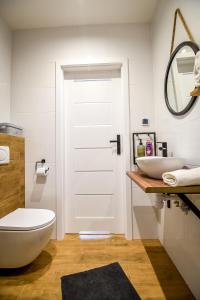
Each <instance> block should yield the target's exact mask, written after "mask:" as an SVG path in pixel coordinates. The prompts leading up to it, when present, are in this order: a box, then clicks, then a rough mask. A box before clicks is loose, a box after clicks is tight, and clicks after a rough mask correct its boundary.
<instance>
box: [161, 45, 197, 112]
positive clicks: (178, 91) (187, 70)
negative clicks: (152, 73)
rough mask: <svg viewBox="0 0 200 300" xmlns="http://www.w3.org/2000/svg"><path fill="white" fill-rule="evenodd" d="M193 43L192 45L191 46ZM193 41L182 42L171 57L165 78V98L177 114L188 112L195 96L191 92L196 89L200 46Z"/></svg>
mask: <svg viewBox="0 0 200 300" xmlns="http://www.w3.org/2000/svg"><path fill="white" fill-rule="evenodd" d="M191 44H192V47H191ZM193 45H195V44H194V43H192V42H184V43H182V44H180V45H179V46H178V47H177V48H176V50H175V51H174V53H173V54H172V57H171V59H170V62H169V65H168V69H167V73H166V78H165V99H166V104H167V107H168V109H169V110H170V111H171V113H173V114H175V115H181V114H184V113H186V112H187V111H188V110H189V109H190V107H191V106H192V104H193V103H194V100H195V99H196V98H195V97H191V96H190V93H191V91H192V90H193V89H194V86H195V80H194V75H193V70H194V62H195V53H196V52H197V51H198V47H197V46H196V45H195V47H196V48H194V46H193Z"/></svg>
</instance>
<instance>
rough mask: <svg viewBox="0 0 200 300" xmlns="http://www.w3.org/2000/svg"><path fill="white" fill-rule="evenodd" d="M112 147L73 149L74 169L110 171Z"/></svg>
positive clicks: (111, 166) (111, 168)
mask: <svg viewBox="0 0 200 300" xmlns="http://www.w3.org/2000/svg"><path fill="white" fill-rule="evenodd" d="M112 156H113V154H112V149H111V148H102V149H74V160H73V163H74V164H73V169H74V171H96V170H99V171H112V170H113V168H114V166H113V159H112Z"/></svg>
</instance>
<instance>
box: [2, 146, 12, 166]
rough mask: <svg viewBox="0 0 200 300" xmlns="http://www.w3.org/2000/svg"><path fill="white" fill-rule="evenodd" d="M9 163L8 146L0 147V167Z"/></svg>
mask: <svg viewBox="0 0 200 300" xmlns="http://www.w3.org/2000/svg"><path fill="white" fill-rule="evenodd" d="M9 162H10V149H9V147H8V146H0V165H5V164H8V163H9Z"/></svg>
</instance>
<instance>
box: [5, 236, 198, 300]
mask: <svg viewBox="0 0 200 300" xmlns="http://www.w3.org/2000/svg"><path fill="white" fill-rule="evenodd" d="M116 261H117V262H119V263H120V265H121V266H122V268H123V269H124V271H125V272H126V274H127V276H128V277H129V279H130V281H131V282H132V284H133V285H134V287H135V288H136V290H137V291H138V293H139V295H140V297H141V299H153V300H157V299H174V300H179V299H180V300H184V299H185V300H190V299H194V297H193V296H192V295H191V293H190V291H189V289H188V287H187V286H186V284H185V283H184V281H183V279H182V278H181V276H180V274H179V273H178V272H177V270H176V268H175V266H174V265H173V264H172V262H171V260H170V259H169V257H168V255H167V254H166V252H165V251H164V249H163V247H162V246H161V245H160V243H159V242H158V241H156V240H149V241H147V240H143V241H142V240H135V241H127V240H125V239H124V237H122V236H114V237H112V238H110V239H107V240H91V241H81V240H80V239H79V236H77V235H68V236H66V237H65V239H64V240H63V241H51V242H50V243H49V244H48V246H47V247H46V248H45V249H44V251H43V252H42V253H41V255H40V256H39V257H38V258H37V259H36V260H35V261H34V263H32V264H31V265H29V266H27V267H24V268H22V269H18V270H0V299H3V300H15V299H18V300H19V299H20V300H21V299H23V300H29V299H38V300H39V299H45V300H54V299H56V300H57V299H61V289H60V277H61V276H62V275H66V274H72V273H76V272H80V271H84V270H88V269H91V268H95V267H99V266H103V265H106V264H109V263H111V262H116ZM69 300H73V299H69ZM83 300H84V299H83ZM94 300H95V299H94ZM124 300H125V299H124Z"/></svg>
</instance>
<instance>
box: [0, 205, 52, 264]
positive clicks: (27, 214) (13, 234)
mask: <svg viewBox="0 0 200 300" xmlns="http://www.w3.org/2000/svg"><path fill="white" fill-rule="evenodd" d="M55 220H56V217H55V213H54V212H53V211H51V210H47V209H34V208H18V209H16V210H15V211H13V212H11V213H9V214H8V215H6V216H5V217H3V218H1V219H0V268H18V267H23V266H25V265H27V264H29V263H31V262H32V261H33V260H34V259H35V258H36V257H37V256H38V255H39V254H40V252H41V251H42V249H43V248H44V247H45V246H46V244H47V243H48V241H49V239H50V237H51V234H52V231H53V227H54V223H55Z"/></svg>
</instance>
